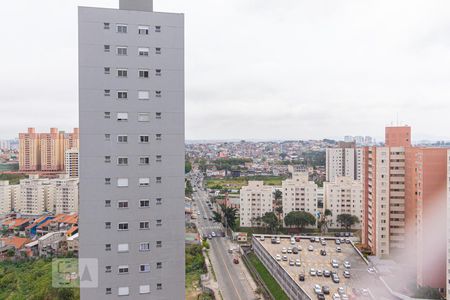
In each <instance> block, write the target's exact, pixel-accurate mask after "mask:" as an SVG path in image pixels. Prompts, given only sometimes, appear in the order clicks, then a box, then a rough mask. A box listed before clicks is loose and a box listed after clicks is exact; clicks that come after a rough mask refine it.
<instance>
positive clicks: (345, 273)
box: [344, 270, 350, 278]
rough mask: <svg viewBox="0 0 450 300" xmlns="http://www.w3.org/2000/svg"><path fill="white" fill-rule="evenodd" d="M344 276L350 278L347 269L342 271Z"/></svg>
mask: <svg viewBox="0 0 450 300" xmlns="http://www.w3.org/2000/svg"><path fill="white" fill-rule="evenodd" d="M344 277H345V278H350V272H349V271H348V270H345V271H344Z"/></svg>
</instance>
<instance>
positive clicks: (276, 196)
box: [273, 190, 283, 221]
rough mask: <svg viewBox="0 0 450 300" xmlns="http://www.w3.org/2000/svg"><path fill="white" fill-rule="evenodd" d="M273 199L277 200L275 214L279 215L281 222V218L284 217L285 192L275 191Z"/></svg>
mask: <svg viewBox="0 0 450 300" xmlns="http://www.w3.org/2000/svg"><path fill="white" fill-rule="evenodd" d="M273 198H274V199H275V201H274V203H275V205H274V207H275V212H276V213H277V214H278V219H279V220H280V221H281V216H282V215H283V200H282V199H283V192H282V191H280V190H275V192H273Z"/></svg>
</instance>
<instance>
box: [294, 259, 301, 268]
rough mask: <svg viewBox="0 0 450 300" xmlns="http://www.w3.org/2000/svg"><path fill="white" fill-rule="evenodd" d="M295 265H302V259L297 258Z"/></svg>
mask: <svg viewBox="0 0 450 300" xmlns="http://www.w3.org/2000/svg"><path fill="white" fill-rule="evenodd" d="M295 265H296V266H297V267H300V266H301V265H302V264H301V263H300V259H298V258H297V259H296V260H295Z"/></svg>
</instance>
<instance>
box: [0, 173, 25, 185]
mask: <svg viewBox="0 0 450 300" xmlns="http://www.w3.org/2000/svg"><path fill="white" fill-rule="evenodd" d="M25 178H27V176H25V175H23V174H0V180H8V181H9V184H11V185H13V184H19V182H20V179H25Z"/></svg>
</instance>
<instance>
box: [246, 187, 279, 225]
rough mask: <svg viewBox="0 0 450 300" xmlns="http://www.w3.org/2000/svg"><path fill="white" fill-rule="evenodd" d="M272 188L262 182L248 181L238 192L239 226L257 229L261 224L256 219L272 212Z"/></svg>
mask: <svg viewBox="0 0 450 300" xmlns="http://www.w3.org/2000/svg"><path fill="white" fill-rule="evenodd" d="M274 191H275V189H274V187H273V186H268V185H264V181H249V182H248V185H247V186H243V187H242V188H241V191H240V203H239V206H240V212H239V214H240V226H242V227H258V226H262V225H263V223H262V222H261V221H258V218H260V217H262V216H264V215H265V214H266V213H267V212H272V211H273V201H274Z"/></svg>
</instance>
